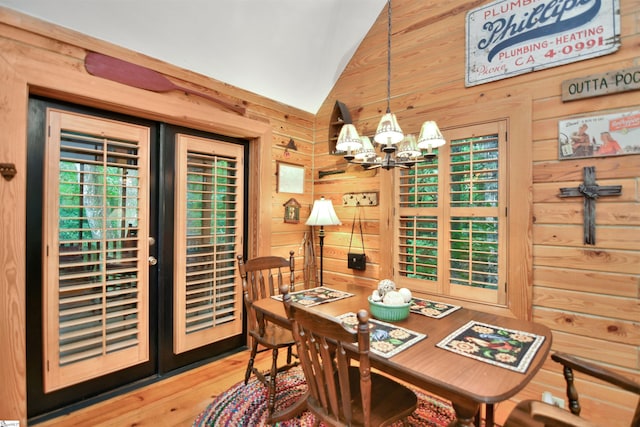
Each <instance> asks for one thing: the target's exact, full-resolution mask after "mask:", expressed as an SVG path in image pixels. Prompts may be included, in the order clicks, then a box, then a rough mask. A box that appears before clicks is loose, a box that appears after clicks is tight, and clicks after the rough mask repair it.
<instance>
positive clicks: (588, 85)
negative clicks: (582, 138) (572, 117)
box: [562, 67, 640, 102]
mask: <svg viewBox="0 0 640 427" xmlns="http://www.w3.org/2000/svg"><path fill="white" fill-rule="evenodd" d="M632 90H640V67H633V68H625V69H623V70H617V71H609V72H607V73H602V74H592V75H590V76H585V77H578V78H577V79H571V80H565V81H563V82H562V101H564V102H566V101H575V100H576V99H582V98H592V97H594V96H602V95H607V94H610V93H617V92H629V91H632Z"/></svg>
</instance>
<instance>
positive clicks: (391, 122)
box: [373, 113, 404, 145]
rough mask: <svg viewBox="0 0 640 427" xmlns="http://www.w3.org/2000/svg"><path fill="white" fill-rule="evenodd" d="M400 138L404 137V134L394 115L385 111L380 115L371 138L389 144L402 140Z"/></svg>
mask: <svg viewBox="0 0 640 427" xmlns="http://www.w3.org/2000/svg"><path fill="white" fill-rule="evenodd" d="M402 138H404V135H403V134H402V129H400V125H399V124H398V119H397V118H396V115H395V114H393V113H386V114H385V115H384V116H382V118H381V119H380V123H378V128H377V129H376V134H375V136H374V137H373V139H374V140H375V141H376V142H377V143H379V144H386V145H391V144H397V143H398V142H400V141H402Z"/></svg>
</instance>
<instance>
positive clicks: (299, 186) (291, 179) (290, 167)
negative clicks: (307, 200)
mask: <svg viewBox="0 0 640 427" xmlns="http://www.w3.org/2000/svg"><path fill="white" fill-rule="evenodd" d="M277 165H278V171H277V174H278V187H277V190H278V193H296V194H303V193H304V166H300V165H294V164H292V163H284V162H278V163H277Z"/></svg>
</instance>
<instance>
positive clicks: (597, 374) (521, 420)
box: [504, 353, 640, 427]
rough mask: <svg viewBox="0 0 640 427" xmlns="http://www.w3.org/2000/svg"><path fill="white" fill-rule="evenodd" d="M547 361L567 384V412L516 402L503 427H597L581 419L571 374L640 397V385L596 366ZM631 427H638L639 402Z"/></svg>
mask: <svg viewBox="0 0 640 427" xmlns="http://www.w3.org/2000/svg"><path fill="white" fill-rule="evenodd" d="M551 359H553V360H554V361H556V362H558V363H560V364H561V365H562V367H563V374H564V378H565V381H566V383H567V399H568V401H569V410H570V412H569V411H567V410H565V409H561V408H559V407H557V406H553V405H550V404H548V403H544V402H541V401H537V400H524V401H522V402H520V403H519V404H518V405H517V406H516V407H515V408H514V409H513V410H512V411H511V413H510V414H509V417H508V418H507V420H506V422H505V424H504V427H523V426H524V427H529V426H531V427H534V426H535V427H542V426H544V427H594V426H597V424H594V423H593V422H591V421H589V420H588V416H587V418H582V417H581V416H580V415H581V407H580V402H579V400H578V391H577V389H576V386H575V384H574V375H573V372H574V371H577V372H581V373H583V374H586V375H589V376H591V377H594V378H598V379H600V380H602V381H605V382H607V383H609V384H612V385H615V386H617V387H619V388H621V389H623V390H626V391H629V392H631V393H635V394H637V395H638V396H639V397H640V384H639V383H637V382H635V381H633V380H631V379H629V378H626V377H623V376H622V375H620V374H618V373H616V372H613V371H611V370H609V369H606V368H604V367H602V366H598V365H595V364H592V363H589V362H586V361H584V360H582V359H579V358H577V357H575V356H572V355H569V354H565V353H555V354H553V355H551ZM602 427H606V426H602ZM631 427H640V400H639V401H638V403H637V404H636V409H635V413H634V415H633V419H632V421H631Z"/></svg>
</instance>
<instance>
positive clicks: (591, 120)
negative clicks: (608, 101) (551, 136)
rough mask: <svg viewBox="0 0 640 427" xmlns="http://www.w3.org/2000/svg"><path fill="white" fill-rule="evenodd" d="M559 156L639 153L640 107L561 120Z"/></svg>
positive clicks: (568, 157)
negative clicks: (620, 111)
mask: <svg viewBox="0 0 640 427" xmlns="http://www.w3.org/2000/svg"><path fill="white" fill-rule="evenodd" d="M558 150H559V153H558V158H559V159H560V160H564V159H576V158H581V157H602V156H613V155H618V156H619V155H623V154H639V153H640V110H633V111H626V112H622V113H613V114H605V115H601V116H594V117H583V118H577V119H569V120H560V121H559V122H558Z"/></svg>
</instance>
